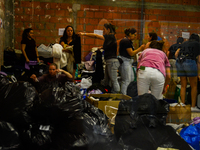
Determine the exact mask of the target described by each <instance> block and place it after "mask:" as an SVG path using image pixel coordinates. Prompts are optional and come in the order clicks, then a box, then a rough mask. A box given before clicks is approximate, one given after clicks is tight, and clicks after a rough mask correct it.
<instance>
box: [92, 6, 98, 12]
mask: <svg viewBox="0 0 200 150" xmlns="http://www.w3.org/2000/svg"><path fill="white" fill-rule="evenodd" d="M90 10H93V11H99V6H97V5H90Z"/></svg>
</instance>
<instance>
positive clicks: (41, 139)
mask: <svg viewBox="0 0 200 150" xmlns="http://www.w3.org/2000/svg"><path fill="white" fill-rule="evenodd" d="M41 123H42V122H41ZM41 123H39V122H38V123H33V124H30V126H29V129H27V130H24V132H23V133H22V134H21V146H20V150H27V149H28V150H36V149H37V150H49V149H51V142H52V140H51V134H52V131H53V126H52V125H49V124H45V122H44V124H43V123H42V124H41Z"/></svg>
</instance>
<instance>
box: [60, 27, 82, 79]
mask: <svg viewBox="0 0 200 150" xmlns="http://www.w3.org/2000/svg"><path fill="white" fill-rule="evenodd" d="M60 44H61V45H62V46H63V48H64V49H63V51H64V52H67V53H70V54H72V53H73V55H74V56H73V57H74V62H73V66H72V67H73V76H74V77H75V71H76V68H77V64H79V63H81V39H80V36H79V35H78V34H76V33H75V31H74V28H73V27H72V26H71V25H68V26H67V27H66V28H65V31H64V33H63V36H62V37H61V38H60ZM69 46H73V52H72V51H70V50H69V49H67V47H69ZM63 69H64V70H66V67H64V68H63ZM67 71H69V70H67Z"/></svg>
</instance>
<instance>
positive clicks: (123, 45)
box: [119, 37, 134, 58]
mask: <svg viewBox="0 0 200 150" xmlns="http://www.w3.org/2000/svg"><path fill="white" fill-rule="evenodd" d="M127 48H132V50H134V47H133V42H132V41H131V40H129V39H128V38H127V37H125V38H123V39H122V40H121V41H120V43H119V54H120V56H123V57H126V58H131V56H130V55H129V54H128V52H127V50H126V49H127Z"/></svg>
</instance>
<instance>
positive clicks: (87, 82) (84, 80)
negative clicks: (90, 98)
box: [81, 77, 92, 89]
mask: <svg viewBox="0 0 200 150" xmlns="http://www.w3.org/2000/svg"><path fill="white" fill-rule="evenodd" d="M91 85H92V78H91V77H89V78H82V80H81V88H83V89H87V88H89V87H90V86H91Z"/></svg>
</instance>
